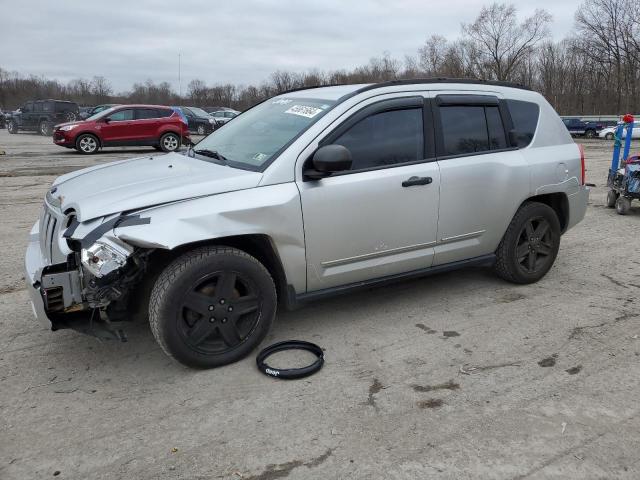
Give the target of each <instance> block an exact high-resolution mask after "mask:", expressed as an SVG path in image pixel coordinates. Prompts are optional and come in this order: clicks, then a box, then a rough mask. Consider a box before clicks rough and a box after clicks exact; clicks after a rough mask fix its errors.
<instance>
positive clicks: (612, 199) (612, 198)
mask: <svg viewBox="0 0 640 480" xmlns="http://www.w3.org/2000/svg"><path fill="white" fill-rule="evenodd" d="M618 196H619V194H618V192H616V191H615V190H609V191H608V192H607V207H608V208H613V207H615V206H616V200H618Z"/></svg>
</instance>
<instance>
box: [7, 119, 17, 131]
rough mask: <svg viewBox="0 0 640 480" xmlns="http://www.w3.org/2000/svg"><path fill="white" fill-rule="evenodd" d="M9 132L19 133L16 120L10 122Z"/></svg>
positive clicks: (8, 124)
mask: <svg viewBox="0 0 640 480" xmlns="http://www.w3.org/2000/svg"><path fill="white" fill-rule="evenodd" d="M7 132H9V133H11V134H14V133H18V124H17V123H16V121H15V120H9V122H8V123H7Z"/></svg>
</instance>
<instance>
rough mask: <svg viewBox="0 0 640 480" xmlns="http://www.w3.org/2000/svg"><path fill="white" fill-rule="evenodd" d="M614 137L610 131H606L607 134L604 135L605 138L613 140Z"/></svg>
mask: <svg viewBox="0 0 640 480" xmlns="http://www.w3.org/2000/svg"><path fill="white" fill-rule="evenodd" d="M614 137H615V135H614V134H613V133H611V132H609V133H607V134H606V135H605V136H604V138H605V140H613V139H614Z"/></svg>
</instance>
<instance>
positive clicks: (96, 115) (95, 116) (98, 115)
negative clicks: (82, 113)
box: [87, 107, 116, 120]
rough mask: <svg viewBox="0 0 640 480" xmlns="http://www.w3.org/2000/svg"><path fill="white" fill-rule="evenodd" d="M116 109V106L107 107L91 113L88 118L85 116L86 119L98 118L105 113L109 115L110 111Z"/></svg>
mask: <svg viewBox="0 0 640 480" xmlns="http://www.w3.org/2000/svg"><path fill="white" fill-rule="evenodd" d="M115 109H116V107H109V108H107V109H105V110H101V111H100V112H98V113H94V114H93V115H91V116H90V117H89V118H87V120H97V119H99V118H102V117H104V116H105V115H109V114H110V113H111V112H113V111H114V110H115Z"/></svg>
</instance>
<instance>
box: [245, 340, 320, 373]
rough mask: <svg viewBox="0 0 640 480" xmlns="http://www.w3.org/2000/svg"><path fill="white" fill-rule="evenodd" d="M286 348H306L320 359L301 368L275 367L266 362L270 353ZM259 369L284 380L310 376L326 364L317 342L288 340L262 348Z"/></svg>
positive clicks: (258, 362) (257, 358)
mask: <svg viewBox="0 0 640 480" xmlns="http://www.w3.org/2000/svg"><path fill="white" fill-rule="evenodd" d="M284 350H306V351H308V352H311V353H313V354H314V355H315V356H316V357H318V359H317V360H316V361H315V362H313V363H312V364H311V365H309V366H306V367H301V368H285V369H282V368H273V367H270V366H269V365H267V364H266V363H265V360H266V359H267V357H269V356H270V355H273V354H274V353H276V352H282V351H284ZM256 363H257V364H258V370H260V371H261V372H262V373H264V374H265V375H269V376H270V377H275V378H281V379H283V380H294V379H296V378H304V377H308V376H309V375H312V374H314V373H316V372H317V371H318V370H320V369H321V368H322V365H323V364H324V352H323V351H322V348H320V347H319V346H318V345H316V344H315V343H311V342H303V341H302V340H287V341H284V342H278V343H274V344H273V345H270V346H268V347H267V348H265V349H264V350H262V351H261V352H260V353H259V354H258V356H257V357H256Z"/></svg>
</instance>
